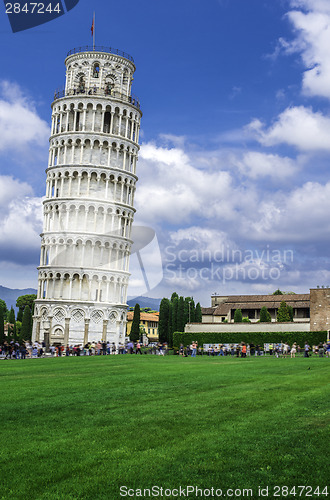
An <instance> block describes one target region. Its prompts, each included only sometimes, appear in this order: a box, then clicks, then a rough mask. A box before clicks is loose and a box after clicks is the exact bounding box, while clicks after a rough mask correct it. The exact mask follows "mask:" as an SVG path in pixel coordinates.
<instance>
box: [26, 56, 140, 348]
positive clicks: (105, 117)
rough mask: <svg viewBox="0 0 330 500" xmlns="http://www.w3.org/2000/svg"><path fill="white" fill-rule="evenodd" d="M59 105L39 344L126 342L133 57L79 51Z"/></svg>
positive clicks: (134, 128) (37, 321) (44, 238)
mask: <svg viewBox="0 0 330 500" xmlns="http://www.w3.org/2000/svg"><path fill="white" fill-rule="evenodd" d="M65 65H66V83H65V87H64V88H63V89H60V90H58V91H56V93H55V96H54V102H53V103H52V128H51V136H50V147H49V162H48V168H47V170H46V173H47V187H46V197H45V200H44V223H43V233H42V234H41V256H40V266H39V268H38V270H39V277H38V296H37V300H36V303H35V312H34V320H33V337H32V339H33V341H35V340H37V341H42V340H44V341H45V342H46V344H48V343H50V344H52V343H54V344H59V343H61V344H65V345H66V344H68V343H70V344H71V343H72V344H86V343H87V342H89V341H93V340H94V341H97V340H101V339H103V340H109V341H110V342H115V343H116V344H117V343H119V342H121V341H123V340H124V337H125V325H126V307H127V306H126V298H127V285H128V278H129V272H128V264H129V256H130V250H131V245H132V241H131V239H130V234H131V227H132V221H133V215H134V208H133V201H134V192H135V183H136V181H137V176H136V162H137V155H138V150H139V146H138V139H139V128H140V119H141V116H142V113H141V111H140V104H139V101H138V99H137V98H136V97H134V96H133V95H132V93H131V85H132V80H133V74H134V71H135V65H134V62H133V59H132V57H131V56H130V55H128V54H126V53H124V52H121V51H119V50H116V49H112V48H107V47H80V48H78V49H74V50H71V51H70V52H69V53H68V55H67V58H66V60H65Z"/></svg>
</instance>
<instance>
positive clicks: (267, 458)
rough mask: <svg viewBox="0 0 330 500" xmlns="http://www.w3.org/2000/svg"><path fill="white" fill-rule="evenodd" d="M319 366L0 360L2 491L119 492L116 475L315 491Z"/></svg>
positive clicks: (320, 451) (323, 389)
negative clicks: (304, 488)
mask: <svg viewBox="0 0 330 500" xmlns="http://www.w3.org/2000/svg"><path fill="white" fill-rule="evenodd" d="M329 372H330V359H326V358H310V359H304V358H296V359H273V358H247V359H236V358H234V359H232V358H221V359H220V358H219V357H217V358H207V357H197V358H186V359H184V358H181V357H177V356H167V357H159V356H135V355H132V356H130V355H124V356H123V355H122V356H104V357H103V356H98V357H80V358H79V357H78V358H72V357H70V358H62V359H61V358H54V359H36V360H26V361H23V360H20V361H1V363H0V376H1V438H0V439H1V446H0V460H1V473H0V483H1V487H0V498H2V499H7V498H8V499H16V498H17V499H37V498H38V499H62V498H63V499H102V498H109V499H119V498H123V497H121V496H120V491H119V487H120V486H122V485H126V486H129V487H130V488H134V489H137V488H141V489H143V488H151V487H152V486H154V485H158V486H163V487H164V488H168V489H171V488H178V487H179V486H180V485H181V486H183V487H185V486H186V485H198V486H199V487H201V488H211V487H212V486H213V487H214V488H221V489H222V490H225V489H226V488H233V489H239V488H240V489H243V488H252V489H253V493H254V495H253V497H256V498H257V497H258V496H257V488H258V486H262V487H265V486H269V487H270V492H271V491H273V490H272V488H273V487H274V486H275V485H280V486H285V485H287V486H289V487H292V486H298V485H311V486H312V487H313V489H314V488H315V487H316V486H318V485H319V486H320V487H321V490H320V491H322V490H323V488H324V486H326V484H327V480H328V478H329V463H328V461H329V454H328V451H329V440H330V433H329V415H330V412H329V400H330V398H329V392H330V391H329ZM328 491H329V492H330V490H328ZM224 494H225V493H224ZM297 496H298V495H296V496H294V495H288V496H286V498H297ZM237 497H239V496H237ZM237 497H236V498H237ZM269 497H270V498H273V496H272V494H271V493H269ZM284 497H285V495H282V496H281V495H280V496H278V497H277V498H284ZM127 498H128V497H127ZM131 498H132V497H131ZM133 498H138V496H135V495H134V497H133ZM163 498H165V497H163ZM167 498H174V496H173V497H172V496H167ZM190 498H196V496H195V495H192V496H190ZM199 498H201V497H199ZM241 498H243V496H241ZM300 498H306V497H305V496H304V495H302V496H301V497H300ZM308 498H326V496H324V495H323V496H322V495H320V496H318V495H317V494H312V495H311V496H309V497H308Z"/></svg>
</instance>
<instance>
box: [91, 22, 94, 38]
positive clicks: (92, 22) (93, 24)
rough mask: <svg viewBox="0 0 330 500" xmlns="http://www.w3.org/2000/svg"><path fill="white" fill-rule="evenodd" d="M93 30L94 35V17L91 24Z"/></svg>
mask: <svg viewBox="0 0 330 500" xmlns="http://www.w3.org/2000/svg"><path fill="white" fill-rule="evenodd" d="M91 32H92V36H93V35H94V17H93V22H92V26H91Z"/></svg>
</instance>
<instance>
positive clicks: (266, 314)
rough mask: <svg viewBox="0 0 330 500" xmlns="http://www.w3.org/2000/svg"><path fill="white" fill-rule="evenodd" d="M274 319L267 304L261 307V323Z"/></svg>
mask: <svg viewBox="0 0 330 500" xmlns="http://www.w3.org/2000/svg"><path fill="white" fill-rule="evenodd" d="M271 320H272V317H271V315H270V312H269V311H268V309H267V307H266V306H263V307H262V308H261V309H260V323H268V322H269V321H271Z"/></svg>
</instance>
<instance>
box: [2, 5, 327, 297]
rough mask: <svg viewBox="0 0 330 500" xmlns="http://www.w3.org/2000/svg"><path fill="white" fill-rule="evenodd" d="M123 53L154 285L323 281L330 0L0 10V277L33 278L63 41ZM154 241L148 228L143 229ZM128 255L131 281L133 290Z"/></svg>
mask: <svg viewBox="0 0 330 500" xmlns="http://www.w3.org/2000/svg"><path fill="white" fill-rule="evenodd" d="M93 9H95V13H96V44H97V45H105V46H112V47H116V48H119V49H121V50H124V51H126V52H128V53H130V54H131V55H132V56H133V57H134V60H135V63H136V66H137V71H136V73H135V79H134V84H133V92H134V93H135V94H136V95H138V96H139V98H140V99H141V103H142V110H143V113H144V116H143V118H142V132H141V137H140V142H141V151H140V159H139V162H138V175H139V182H138V185H137V194H136V200H135V201H136V208H137V214H136V223H137V224H140V225H146V226H148V227H151V228H153V229H154V230H155V232H156V236H157V241H158V244H159V248H160V251H161V255H162V264H163V267H162V272H160V269H159V261H158V258H157V251H156V250H155V248H156V247H157V248H158V246H157V245H154V247H153V248H152V249H149V250H150V252H149V253H148V249H146V250H145V256H144V257H145V266H146V270H147V274H149V281H150V283H151V284H152V286H153V287H154V288H153V290H151V291H150V292H148V294H149V295H152V296H154V297H162V296H168V295H170V294H171V293H172V291H174V290H176V291H177V292H178V293H180V294H183V295H193V296H194V298H195V299H196V300H199V301H201V303H202V304H203V305H205V306H206V305H208V304H209V296H210V294H211V293H213V292H218V293H220V294H232V293H271V292H272V291H274V290H275V289H276V288H278V287H280V288H281V289H283V290H287V291H288V290H292V291H295V292H306V291H308V289H309V288H310V287H315V286H316V285H329V284H330V271H329V264H330V262H329V250H328V248H329V243H330V241H329V240H330V238H329V235H330V218H329V213H330V182H329V174H328V171H329V152H330V110H329V103H330V2H329V1H328V0H274V1H270V0H249V1H247V0H207V1H206V2H205V1H202V0H179V1H178V0H176V1H174V0H167V1H166V2H160V1H157V0H141V1H139V2H135V1H132V0H127V1H126V2H125V3H123V2H105V1H101V0H95V1H94V2H93V4H92V7H91V2H87V0H80V2H79V3H78V5H77V6H76V7H75V8H74V9H72V10H71V11H70V12H68V13H67V14H65V15H64V16H62V17H60V18H58V19H56V20H54V21H52V22H50V23H47V24H44V25H42V26H40V27H37V28H33V29H30V30H26V31H23V32H19V33H15V34H13V33H12V32H11V29H10V25H9V21H8V19H7V16H6V14H5V12H4V7H3V8H2V14H1V16H0V22H1V27H0V37H1V44H2V47H3V51H2V71H1V73H0V165H1V168H0V221H1V222H0V284H2V285H4V286H9V287H12V288H24V287H31V286H32V287H36V284H37V271H36V266H37V265H38V261H39V245H40V238H39V233H40V232H41V230H42V214H41V199H42V196H43V195H44V192H45V173H44V170H45V168H46V166H47V159H48V136H49V124H50V117H51V109H50V104H51V101H52V97H53V94H54V90H55V89H56V88H57V87H59V86H61V85H63V84H64V75H65V67H64V59H65V57H66V54H67V52H68V51H69V50H70V49H71V48H73V47H77V46H80V45H86V44H91V42H92V39H91V32H90V27H91V22H92V16H93ZM154 243H155V242H154ZM134 266H135V263H134V258H133V259H132V273H133V276H132V280H131V283H132V286H131V290H130V294H131V295H134V294H136V293H138V292H141V291H144V290H143V283H142V284H141V276H139V275H138V274H137V275H135V267H134Z"/></svg>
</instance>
